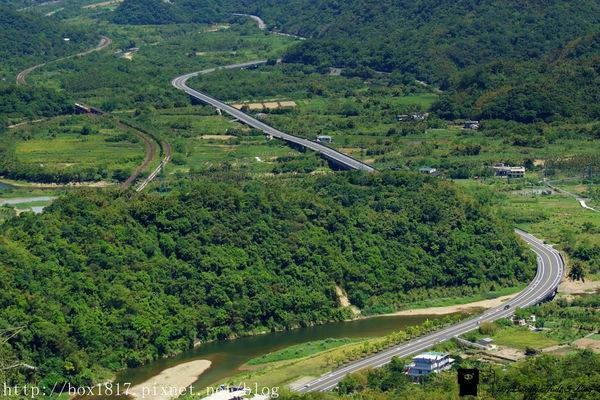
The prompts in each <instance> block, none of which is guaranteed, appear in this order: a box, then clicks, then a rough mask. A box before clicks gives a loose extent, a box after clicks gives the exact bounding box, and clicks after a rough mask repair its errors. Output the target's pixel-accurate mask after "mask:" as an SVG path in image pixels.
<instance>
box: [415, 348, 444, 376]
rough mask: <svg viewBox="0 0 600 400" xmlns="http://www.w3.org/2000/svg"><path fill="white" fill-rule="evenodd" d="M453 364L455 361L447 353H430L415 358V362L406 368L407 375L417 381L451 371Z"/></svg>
mask: <svg viewBox="0 0 600 400" xmlns="http://www.w3.org/2000/svg"><path fill="white" fill-rule="evenodd" d="M453 362H454V359H453V358H450V355H449V354H447V353H439V352H436V351H429V352H427V353H422V354H419V355H418V356H415V357H413V362H412V363H410V364H409V365H407V366H406V373H407V374H408V375H409V376H411V377H413V378H415V379H419V377H421V376H426V375H429V374H431V373H438V372H441V371H445V370H447V369H450V367H452V363H453Z"/></svg>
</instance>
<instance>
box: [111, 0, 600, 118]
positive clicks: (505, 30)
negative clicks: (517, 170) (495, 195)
mask: <svg viewBox="0 0 600 400" xmlns="http://www.w3.org/2000/svg"><path fill="white" fill-rule="evenodd" d="M136 1H137V0H136ZM136 1H126V2H125V3H123V5H122V7H121V8H120V10H118V11H117V17H116V20H117V21H123V22H131V23H140V22H139V21H140V20H142V21H146V22H149V21H153V22H154V23H166V22H180V21H183V20H185V21H189V20H190V18H194V20H198V18H199V20H204V21H205V20H207V19H210V18H215V17H219V18H221V19H222V18H226V17H228V15H229V13H230V12H231V11H232V10H238V11H244V12H249V13H254V14H257V15H260V16H261V17H263V19H264V20H265V21H266V22H267V24H269V25H270V27H271V28H272V29H275V30H282V31H284V32H289V33H295V34H299V35H302V36H307V37H309V40H306V41H304V42H302V43H301V44H299V45H298V46H295V47H294V48H292V49H290V50H289V51H288V52H287V54H286V55H285V57H284V60H285V61H286V62H301V63H306V64H314V65H318V66H323V67H325V66H327V67H329V66H335V67H344V68H346V69H347V71H346V73H350V74H352V73H355V74H358V75H359V76H360V75H362V74H364V73H365V70H368V69H371V70H375V71H383V72H392V71H399V72H402V73H404V74H406V75H409V76H412V77H416V78H417V79H420V80H424V81H427V82H430V83H433V84H435V85H437V86H439V87H440V88H441V89H442V90H444V91H446V92H447V93H446V95H445V96H443V97H442V98H441V99H440V101H439V102H438V104H436V105H435V106H434V110H435V111H436V112H437V113H438V114H439V115H440V116H442V117H445V118H465V117H475V118H486V119H487V118H499V119H507V120H516V121H520V122H532V121H536V120H546V121H548V120H552V119H557V118H571V117H591V118H597V117H599V116H600V106H598V104H600V89H599V88H600V77H599V71H600V68H599V65H600V64H599V63H600V59H599V53H600V52H599V41H600V37H599V34H598V31H599V27H600V4H599V3H598V2H597V1H594V0H583V1H578V2H567V1H564V0H550V1H545V2H522V1H516V0H511V1H504V2H497V1H492V0H483V1H479V0H459V1H450V0H443V1H440V0H418V1H408V0H401V1H397V0H383V1H380V0H377V1H375V0H351V1H344V2H339V1H335V0H322V1H319V2H315V1H312V0H292V1H286V2H281V1H275V0H239V1H237V2H233V3H232V2H217V1H213V2H210V3H208V2H183V1H180V2H175V5H166V4H165V3H161V2H159V1H156V2H155V3H156V7H154V6H152V7H147V9H142V8H141V7H136V8H135V10H136V12H134V13H132V12H131V10H130V8H131V7H133V3H136ZM144 3H146V2H144ZM128 4H129V5H128ZM162 8H166V10H163V11H161V9H162ZM181 10H186V12H183V11H181ZM215 10H217V11H215ZM139 12H141V15H142V16H139ZM187 15H191V16H193V17H186V16H187Z"/></svg>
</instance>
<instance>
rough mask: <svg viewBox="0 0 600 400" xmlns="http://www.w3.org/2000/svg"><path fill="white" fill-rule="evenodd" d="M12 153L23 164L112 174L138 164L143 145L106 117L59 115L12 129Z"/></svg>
mask: <svg viewBox="0 0 600 400" xmlns="http://www.w3.org/2000/svg"><path fill="white" fill-rule="evenodd" d="M11 133H12V134H13V140H14V142H15V144H14V155H15V158H16V160H17V161H18V162H19V163H20V164H21V165H24V166H27V165H31V166H35V167H41V168H42V169H47V170H50V171H56V170H70V171H77V170H84V169H89V168H93V169H97V170H100V171H104V172H103V173H102V175H104V176H106V177H109V178H110V177H112V175H113V173H114V172H115V171H117V170H122V171H126V172H127V173H130V172H131V171H132V170H133V169H134V168H135V167H136V166H138V165H139V164H141V162H142V160H143V159H144V156H145V151H146V150H145V146H144V144H143V143H142V142H141V141H140V140H139V138H137V137H136V136H135V135H134V134H133V133H131V132H128V131H125V130H122V129H119V128H117V127H116V125H115V124H114V122H113V121H112V120H109V119H101V118H90V117H87V116H71V117H59V118H55V119H52V120H49V121H46V122H42V123H39V124H36V125H34V126H26V127H23V128H19V129H17V130H15V131H13V132H11Z"/></svg>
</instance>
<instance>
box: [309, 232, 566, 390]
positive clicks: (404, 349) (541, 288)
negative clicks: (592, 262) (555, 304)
mask: <svg viewBox="0 0 600 400" xmlns="http://www.w3.org/2000/svg"><path fill="white" fill-rule="evenodd" d="M516 233H517V234H518V235H519V236H520V237H521V238H522V239H523V240H524V241H525V242H526V243H527V244H528V245H529V246H530V247H531V249H532V250H533V251H534V252H535V253H536V254H537V260H538V268H537V274H536V276H535V278H534V280H533V281H532V282H531V283H530V284H529V286H527V287H526V288H525V289H524V290H523V291H522V292H520V293H519V294H518V295H517V296H516V297H514V298H513V299H512V300H511V301H510V302H509V303H508V304H507V305H503V306H501V307H496V308H493V309H490V310H488V311H486V312H485V313H483V314H481V315H480V316H477V317H474V318H470V319H468V320H466V321H463V322H460V323H458V324H456V325H453V326H451V327H448V328H445V329H442V330H439V331H437V332H433V333H430V334H428V335H425V336H422V337H419V338H417V339H415V340H411V341H409V342H406V343H402V344H400V345H397V346H394V347H392V348H390V349H388V350H384V351H382V352H380V353H377V354H374V355H372V356H369V357H366V358H363V359H362V360H358V361H355V362H352V363H350V364H347V365H345V366H343V367H341V368H339V369H336V370H335V371H331V372H329V373H327V374H325V375H322V376H321V377H319V378H317V379H315V380H313V381H311V382H308V383H307V384H305V385H304V386H302V387H301V388H299V389H297V391H298V392H301V393H307V392H325V391H328V390H331V389H333V388H334V387H336V386H337V384H338V382H339V381H340V380H342V379H343V378H344V377H345V376H346V375H348V374H351V373H353V372H357V371H359V370H361V369H364V368H377V367H381V366H383V365H385V364H387V363H389V362H390V360H391V359H392V357H407V356H410V355H412V354H415V353H418V352H420V351H423V350H425V349H427V348H429V347H432V346H434V345H436V344H438V343H440V342H443V341H446V340H449V339H452V338H453V337H456V336H459V335H462V334H464V333H466V332H469V331H472V330H474V329H477V327H478V325H479V322H480V321H494V320H497V319H500V318H504V317H508V316H510V315H512V314H513V313H514V312H515V308H517V307H521V308H522V307H527V306H530V305H533V304H537V303H539V302H541V301H542V300H544V299H545V298H547V297H548V296H551V295H553V294H554V293H555V291H556V289H557V288H558V284H559V282H560V280H561V279H562V276H563V271H564V264H563V260H562V258H561V256H560V254H559V253H558V251H556V250H554V249H553V248H552V247H550V246H549V245H547V244H545V243H544V242H542V241H541V240H539V239H537V238H535V237H534V236H532V235H530V234H528V233H526V232H523V231H520V230H517V231H516ZM506 306H509V308H506Z"/></svg>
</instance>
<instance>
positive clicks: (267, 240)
mask: <svg viewBox="0 0 600 400" xmlns="http://www.w3.org/2000/svg"><path fill="white" fill-rule="evenodd" d="M0 231H1V232H2V234H1V235H0V260H1V261H0V285H1V288H2V290H0V321H1V322H0V329H3V328H5V327H6V326H22V327H23V331H22V333H21V334H20V335H18V336H17V337H15V338H14V339H13V340H11V341H10V344H11V346H12V350H13V351H14V353H15V354H16V355H17V357H18V358H19V359H21V360H22V361H23V362H27V363H29V364H32V365H36V366H37V367H39V371H38V376H39V377H43V378H45V379H46V380H47V381H48V382H55V381H59V382H62V381H69V382H72V383H83V382H90V381H92V380H93V378H97V377H98V376H99V375H102V371H103V370H105V369H109V370H115V369H118V368H121V367H124V366H136V365H140V364H143V363H145V362H148V361H150V360H153V359H156V358H158V357H160V356H164V355H167V354H173V353H176V352H179V351H182V350H184V349H187V348H190V347H191V346H192V343H193V341H194V339H195V338H199V339H201V340H209V339H225V338H228V337H231V336H235V335H242V334H246V333H251V332H257V331H262V330H265V329H267V330H269V329H284V328H292V327H295V326H301V325H310V324H314V323H320V322H324V321H329V320H339V319H343V318H347V317H348V315H349V314H348V313H349V311H347V310H345V309H343V308H341V307H340V306H339V303H338V299H337V296H336V294H335V285H336V284H338V285H340V286H341V287H343V288H344V289H345V290H346V291H347V293H348V296H349V298H350V301H351V302H352V303H353V304H355V305H356V306H358V307H360V308H364V309H366V310H368V309H369V308H372V307H373V306H374V305H386V304H387V305H388V306H390V307H399V306H400V305H401V304H404V303H406V302H410V301H413V300H416V299H424V298H429V297H437V296H444V295H448V294H452V293H472V292H475V291H481V290H483V291H486V290H490V289H491V288H492V286H496V287H500V286H503V285H514V284H515V283H516V282H518V281H519V282H522V281H526V280H528V279H530V278H531V277H532V275H533V269H534V264H535V263H534V261H533V257H530V255H529V252H527V251H526V250H524V248H523V247H522V246H521V245H520V244H518V242H517V240H516V238H515V236H514V234H513V232H512V228H510V227H509V226H506V225H504V224H503V223H501V222H500V221H497V220H495V219H493V218H492V217H490V215H489V214H488V213H487V212H486V211H485V209H483V208H482V207H481V206H480V205H478V204H477V203H475V202H474V201H472V200H470V199H469V198H465V197H464V196H462V195H461V194H459V193H458V192H457V191H456V189H455V188H454V186H453V185H451V184H450V183H448V182H444V181H441V180H436V179H430V178H427V177H421V176H418V175H413V174H407V173H385V174H378V175H373V176H365V175H362V174H358V173H347V174H344V173H341V174H336V175H330V176H324V177H320V178H296V179H294V180H293V181H292V182H288V181H280V180H277V181H269V182H267V183H263V182H260V181H252V180H250V181H248V182H246V183H242V182H236V181H231V180H227V179H225V182H220V183H215V182H211V181H210V180H207V179H204V180H203V181H202V182H199V183H198V184H195V185H183V186H182V187H181V188H180V189H179V190H177V191H174V192H172V193H170V194H167V195H166V196H165V195H158V194H148V195H133V194H130V193H126V194H119V193H116V192H113V193H110V192H92V191H90V192H83V193H77V194H72V195H69V196H68V197H65V198H62V199H60V200H58V201H56V202H55V203H53V205H51V206H50V207H49V208H48V209H47V211H46V212H45V213H44V214H42V215H39V216H34V215H23V216H22V217H20V218H17V219H13V220H11V221H9V222H7V223H5V224H4V225H3V226H2V229H1V230H0Z"/></svg>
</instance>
